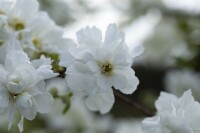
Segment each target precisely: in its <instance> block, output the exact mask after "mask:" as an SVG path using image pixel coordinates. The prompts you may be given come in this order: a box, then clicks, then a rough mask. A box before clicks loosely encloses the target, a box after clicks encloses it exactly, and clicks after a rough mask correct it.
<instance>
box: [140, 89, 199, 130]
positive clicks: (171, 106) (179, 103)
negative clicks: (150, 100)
mask: <svg viewBox="0 0 200 133" xmlns="http://www.w3.org/2000/svg"><path fill="white" fill-rule="evenodd" d="M156 108H157V111H158V112H157V115H156V116H154V117H151V118H146V119H144V121H143V122H142V123H143V131H144V133H199V132H200V128H199V121H200V113H199V111H198V110H200V104H199V103H198V102H196V101H195V100H194V98H193V97H192V94H191V91H190V90H189V91H186V92H184V94H183V95H182V96H181V97H180V98H177V97H176V96H174V95H171V94H168V93H165V92H162V93H161V95H160V97H159V98H158V100H157V101H156Z"/></svg>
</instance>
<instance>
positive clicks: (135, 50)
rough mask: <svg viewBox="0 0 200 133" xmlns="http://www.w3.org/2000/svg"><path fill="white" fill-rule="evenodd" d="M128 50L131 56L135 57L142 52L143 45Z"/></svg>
mask: <svg viewBox="0 0 200 133" xmlns="http://www.w3.org/2000/svg"><path fill="white" fill-rule="evenodd" d="M130 51H131V57H132V58H135V57H138V56H139V55H141V54H142V53H143V52H144V47H143V46H142V45H138V46H135V47H134V48H132V49H131V50H130Z"/></svg>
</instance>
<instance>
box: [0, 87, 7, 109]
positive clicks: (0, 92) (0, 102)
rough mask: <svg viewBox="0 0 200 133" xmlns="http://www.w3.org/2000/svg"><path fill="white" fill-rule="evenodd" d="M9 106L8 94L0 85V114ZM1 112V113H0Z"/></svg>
mask: <svg viewBox="0 0 200 133" xmlns="http://www.w3.org/2000/svg"><path fill="white" fill-rule="evenodd" d="M8 105H9V93H8V91H7V89H6V88H5V87H3V86H2V85H0V112H2V111H3V110H4V109H5V108H6V107H8ZM1 110H2V111H1Z"/></svg>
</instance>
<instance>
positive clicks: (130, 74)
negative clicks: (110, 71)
mask: <svg viewBox="0 0 200 133" xmlns="http://www.w3.org/2000/svg"><path fill="white" fill-rule="evenodd" d="M121 73H122V74H124V76H125V77H126V81H127V84H126V86H125V87H124V88H116V89H118V90H120V91H121V92H122V93H124V94H132V93H133V92H134V91H135V90H136V89H137V86H138V84H139V80H138V78H137V77H136V76H135V72H134V70H133V69H132V68H126V69H124V70H123V71H121Z"/></svg>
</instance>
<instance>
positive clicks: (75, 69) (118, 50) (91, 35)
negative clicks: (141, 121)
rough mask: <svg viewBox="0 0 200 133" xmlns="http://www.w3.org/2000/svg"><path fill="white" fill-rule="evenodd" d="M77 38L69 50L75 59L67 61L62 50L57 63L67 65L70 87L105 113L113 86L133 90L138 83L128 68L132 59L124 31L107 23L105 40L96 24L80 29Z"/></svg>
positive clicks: (95, 108) (112, 100)
mask: <svg viewBox="0 0 200 133" xmlns="http://www.w3.org/2000/svg"><path fill="white" fill-rule="evenodd" d="M77 38H78V42H79V46H78V47H77V48H76V49H75V50H71V51H70V54H71V56H72V57H73V58H74V60H72V61H71V62H69V61H67V58H66V56H67V54H65V53H61V62H60V65H62V66H65V67H67V72H66V74H67V81H68V85H69V87H70V88H71V90H72V91H74V92H77V93H80V92H82V94H83V95H84V96H85V97H86V105H87V106H88V107H89V108H90V109H91V110H93V111H100V112H101V113H107V112H108V111H109V110H110V109H111V108H112V105H113V103H114V95H113V92H112V87H114V88H115V89H117V90H120V91H121V92H123V93H125V94H132V93H133V92H134V91H135V90H136V88H137V85H138V83H139V81H138V79H137V77H135V72H134V71H133V69H132V68H131V64H132V60H133V59H132V58H131V56H130V51H129V49H128V47H127V45H126V43H125V42H124V40H125V39H124V34H123V33H121V32H118V30H117V27H116V25H115V24H110V25H109V26H108V29H107V31H106V34H105V40H104V42H102V34H101V31H100V30H99V29H97V28H95V27H93V28H89V27H87V28H84V29H81V30H80V31H79V32H77Z"/></svg>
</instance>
